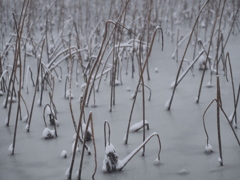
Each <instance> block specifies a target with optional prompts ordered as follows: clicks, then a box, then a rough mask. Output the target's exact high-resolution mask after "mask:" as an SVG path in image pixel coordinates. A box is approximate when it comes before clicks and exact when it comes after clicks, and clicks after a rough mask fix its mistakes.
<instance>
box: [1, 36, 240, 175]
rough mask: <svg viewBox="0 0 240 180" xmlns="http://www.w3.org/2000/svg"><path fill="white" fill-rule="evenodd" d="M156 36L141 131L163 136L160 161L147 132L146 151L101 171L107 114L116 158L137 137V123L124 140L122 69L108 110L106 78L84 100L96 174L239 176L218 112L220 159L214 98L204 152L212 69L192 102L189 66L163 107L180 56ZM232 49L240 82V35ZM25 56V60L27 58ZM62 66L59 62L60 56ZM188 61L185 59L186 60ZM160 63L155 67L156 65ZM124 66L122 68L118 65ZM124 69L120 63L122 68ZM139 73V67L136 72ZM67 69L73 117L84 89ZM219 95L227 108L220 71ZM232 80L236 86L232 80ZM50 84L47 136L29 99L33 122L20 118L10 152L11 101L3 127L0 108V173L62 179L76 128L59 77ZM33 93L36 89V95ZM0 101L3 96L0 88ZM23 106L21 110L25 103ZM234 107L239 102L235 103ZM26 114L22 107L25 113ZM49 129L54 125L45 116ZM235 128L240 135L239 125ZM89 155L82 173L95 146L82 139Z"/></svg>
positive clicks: (239, 151) (131, 81) (126, 79)
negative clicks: (53, 118) (52, 134)
mask: <svg viewBox="0 0 240 180" xmlns="http://www.w3.org/2000/svg"><path fill="white" fill-rule="evenodd" d="M160 48H161V46H160V43H159V42H156V43H155V44H154V48H153V52H152V55H151V58H150V62H149V69H150V77H151V80H150V81H147V79H146V80H145V83H146V85H148V86H149V87H150V88H151V90H152V96H151V100H150V101H148V100H147V98H148V93H149V92H148V90H147V89H146V91H145V95H146V120H147V121H148V123H149V128H150V129H149V130H146V136H148V135H150V134H151V133H153V132H157V133H158V134H159V136H160V138H161V143H162V150H161V155H160V157H161V160H160V165H154V160H155V159H156V157H157V153H158V144H157V138H155V137H153V138H152V139H151V140H150V141H149V143H148V144H147V145H146V151H145V156H141V152H139V153H138V154H137V155H136V156H135V157H134V158H133V159H132V160H131V161H130V162H129V163H128V164H127V165H126V166H125V167H124V168H123V169H122V171H120V172H114V173H104V172H102V163H103V159H104V152H105V149H104V131H103V124H104V121H105V120H108V122H109V123H110V125H111V143H112V144H113V145H114V147H115V150H116V152H117V154H118V158H119V159H124V158H125V157H126V156H127V155H128V154H130V153H131V152H132V151H133V150H134V149H135V148H136V147H138V146H139V145H140V144H141V143H142V130H140V131H138V132H131V133H130V134H129V141H128V144H127V145H125V144H124V142H123V139H124V135H125V133H126V129H127V123H128V119H129V114H130V111H131V106H132V99H131V95H132V94H133V92H134V91H135V88H136V83H137V79H138V78H131V75H130V73H128V75H125V73H123V84H122V85H119V86H117V87H116V105H115V106H113V109H112V112H109V102H110V85H109V82H108V79H107V80H106V81H103V82H102V83H101V86H100V89H99V92H98V93H96V105H97V107H95V108H94V107H91V105H92V104H93V100H92V99H91V100H90V103H89V107H87V108H86V110H85V111H86V114H88V112H90V111H91V112H92V113H93V123H94V133H95V141H96V147H97V165H98V166H97V172H96V175H95V179H98V180H112V179H115V180H126V179H134V180H139V179H153V180H154V179H162V180H172V179H178V180H179V179H184V180H192V179H194V180H203V179H213V180H225V179H228V180H239V179H240V171H239V170H240V147H239V145H238V143H237V141H236V139H235V137H234V135H233V133H232V131H231V128H230V127H229V124H228V122H227V121H226V119H225V118H224V116H223V115H222V114H221V135H222V148H223V163H224V165H223V166H220V165H219V162H218V158H219V150H218V140H217V124H216V105H215V104H214V105H213V106H212V107H211V108H210V109H209V111H208V112H207V114H206V117H205V118H206V125H207V130H208V133H209V137H210V140H209V143H210V144H211V146H212V147H213V153H211V154H206V153H205V152H204V151H205V146H206V135H205V133H204V129H203V123H202V118H203V113H204V110H205V109H206V107H207V105H208V104H209V103H210V102H211V100H212V99H214V98H215V97H216V84H215V82H216V76H213V87H212V88H207V87H206V85H207V82H208V81H209V72H208V71H207V75H206V78H205V80H204V85H203V89H202V94H201V98H200V102H199V103H198V104H196V103H195V97H196V96H197V93H198V88H199V83H200V78H201V73H202V72H201V71H199V70H197V68H196V69H194V74H195V76H193V75H192V74H191V72H189V73H188V74H187V76H186V77H185V78H184V79H183V81H182V82H181V83H180V85H179V86H178V87H177V90H176V94H175V96H174V99H173V104H172V108H171V110H170V111H167V110H166V109H165V107H164V106H165V103H166V101H167V100H168V99H169V98H170V95H171V92H172V90H171V88H170V85H171V83H172V82H173V81H174V80H175V77H176V72H177V68H178V65H179V63H176V62H175V61H174V60H172V59H171V54H172V52H173V51H174V46H173V45H172V44H171V43H170V40H169V38H168V37H167V36H166V38H165V47H164V51H163V52H161V51H160ZM227 51H229V52H230V55H231V61H232V64H233V65H232V67H233V73H234V78H235V79H234V81H235V83H236V84H237V85H238V83H239V76H240V73H239V69H240V64H239V57H240V54H239V38H235V37H231V39H230V42H229V44H228V46H227ZM29 63H31V62H29ZM61 65H62V66H63V67H64V66H66V64H65V62H64V63H62V64H61ZM184 67H186V66H184ZM155 68H158V72H156V71H155ZM123 69H124V68H123ZM123 71H125V70H123ZM135 76H137V73H135ZM74 79H75V77H73V84H72V94H73V96H74V97H73V99H72V106H73V112H74V116H75V119H76V121H78V118H79V112H80V110H79V97H80V95H81V94H82V91H81V89H80V87H77V86H76V84H75V83H74V82H75V80H74ZM220 79H221V95H222V103H223V108H224V110H225V111H226V112H227V114H228V115H230V114H231V113H232V111H233V100H232V98H233V97H232V89H231V83H230V82H227V81H226V79H225V78H224V76H221V78H220ZM237 85H236V87H237ZM55 89H56V90H55V91H54V102H55V104H56V107H57V111H58V114H57V117H58V122H59V126H58V127H57V132H58V137H57V138H53V139H49V140H45V139H43V138H42V132H43V130H44V128H45V126H44V122H43V115H42V113H43V107H39V106H38V105H37V104H36V105H35V107H34V111H33V119H32V124H31V130H30V132H29V133H27V132H26V130H25V126H26V123H24V122H23V121H19V124H18V130H17V139H16V147H15V155H10V152H9V151H8V148H9V146H10V144H11V143H12V139H13V132H14V123H15V114H14V113H16V103H14V104H13V110H12V114H11V121H10V126H9V127H6V126H5V125H4V121H5V119H6V117H7V112H8V111H7V109H4V108H1V109H0V114H1V123H0V179H2V180H5V179H6V180H7V179H11V180H13V179H34V180H38V179H39V180H44V179H46V180H51V179H53V180H55V179H56V180H59V179H66V177H65V175H64V174H65V172H66V170H67V168H68V167H69V165H70V162H71V156H72V143H73V135H74V134H75V132H74V128H73V124H72V121H71V115H70V111H69V101H68V100H66V99H65V98H64V97H63V94H64V93H63V92H64V82H56V86H55ZM23 91H24V92H23V94H24V97H25V99H26V101H27V104H29V106H30V104H31V102H32V97H33V92H34V89H33V88H32V87H31V86H30V89H29V94H27V93H26V92H25V90H23ZM38 98H39V92H38V93H37V97H36V99H38ZM43 98H44V99H43V104H45V103H49V98H48V95H47V92H44V96H43ZM0 101H1V103H2V102H3V101H4V96H0ZM23 112H24V111H23ZM237 112H238V113H239V112H240V111H239V107H238V109H237ZM23 116H24V115H23ZM141 120H142V100H141V92H139V93H138V99H137V101H136V106H135V109H134V112H133V117H132V124H134V123H137V122H139V121H141ZM48 127H49V128H51V129H53V126H51V125H49V124H48ZM236 134H237V135H238V137H240V132H239V129H236ZM88 145H89V146H90V148H91V150H92V155H87V154H85V155H84V163H83V171H82V179H90V178H91V176H92V173H93V171H94V152H93V145H92V142H91V141H90V142H88ZM80 149H81V148H80ZM63 150H65V151H67V158H62V156H61V153H62V151H63ZM80 155H81V153H77V155H76V159H75V165H74V169H73V179H76V178H77V177H76V172H77V170H78V168H79V163H80Z"/></svg>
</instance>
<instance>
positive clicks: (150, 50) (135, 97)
mask: <svg viewBox="0 0 240 180" xmlns="http://www.w3.org/2000/svg"><path fill="white" fill-rule="evenodd" d="M158 29H159V30H160V31H161V35H162V50H163V44H164V39H163V31H162V28H160V27H157V28H156V29H155V31H154V34H153V37H152V41H151V45H150V49H149V51H148V54H147V58H146V60H145V62H144V64H143V66H142V70H141V72H140V77H139V80H138V84H137V87H136V90H135V94H134V99H133V104H132V108H131V112H130V117H129V121H128V127H127V133H126V139H125V144H127V143H128V135H129V129H130V124H131V119H132V114H133V109H134V105H135V102H136V99H137V92H138V89H139V86H140V84H141V80H142V77H143V73H144V69H145V67H146V65H147V63H148V60H149V57H150V54H151V52H152V47H153V42H154V39H155V36H156V32H157V30H158Z"/></svg>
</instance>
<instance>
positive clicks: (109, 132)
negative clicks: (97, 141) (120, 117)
mask: <svg viewBox="0 0 240 180" xmlns="http://www.w3.org/2000/svg"><path fill="white" fill-rule="evenodd" d="M106 126H108V145H110V135H111V129H110V124H109V122H108V121H107V120H105V122H104V146H105V148H106V146H107V135H106Z"/></svg>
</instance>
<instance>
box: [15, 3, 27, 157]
mask: <svg viewBox="0 0 240 180" xmlns="http://www.w3.org/2000/svg"><path fill="white" fill-rule="evenodd" d="M25 3H27V4H25ZM28 3H29V0H25V1H24V4H23V7H22V12H23V11H24V9H25V13H26V9H27V7H28ZM25 6H26V7H25ZM25 13H24V14H23V15H24V16H25ZM21 15H22V14H21ZM21 17H22V16H21ZM13 18H14V21H15V25H16V29H17V41H16V46H17V49H16V51H17V52H16V54H15V55H16V56H15V57H14V61H15V62H14V63H15V76H16V65H17V63H16V61H18V60H19V65H20V71H19V77H20V80H19V90H18V106H17V114H16V122H15V127H14V136H13V143H12V155H13V154H14V151H15V143H16V136H17V125H18V118H19V115H20V112H21V101H20V97H21V89H22V63H21V53H20V41H21V35H22V29H23V25H24V20H25V17H23V20H22V22H21V18H20V21H19V24H18V25H17V22H16V19H15V16H14V15H13ZM21 23H22V24H21ZM13 87H14V84H13ZM11 104H12V103H11Z"/></svg>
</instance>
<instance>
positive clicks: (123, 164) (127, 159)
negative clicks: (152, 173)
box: [117, 132, 162, 171]
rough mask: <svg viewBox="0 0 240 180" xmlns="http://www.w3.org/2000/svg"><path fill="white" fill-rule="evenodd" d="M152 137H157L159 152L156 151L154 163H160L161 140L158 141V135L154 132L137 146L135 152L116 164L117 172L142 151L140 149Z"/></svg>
mask: <svg viewBox="0 0 240 180" xmlns="http://www.w3.org/2000/svg"><path fill="white" fill-rule="evenodd" d="M153 136H157V138H158V145H159V150H158V155H157V159H156V161H157V162H158V163H159V162H160V153H161V148H162V145H161V140H160V136H159V134H158V133H156V132H154V133H152V134H151V135H150V136H149V137H147V138H146V139H145V141H144V142H143V143H142V144H141V145H140V146H138V147H137V148H136V149H135V150H133V151H132V152H131V153H130V154H129V155H128V156H127V157H125V158H124V159H123V160H120V163H118V165H117V170H119V171H121V170H122V169H123V168H124V167H125V166H126V165H127V163H128V162H129V161H130V160H131V159H132V158H133V157H134V156H135V155H136V154H137V153H138V152H139V151H140V150H141V149H142V147H143V146H144V145H145V144H147V143H148V141H149V140H150V139H151V138H152V137H153Z"/></svg>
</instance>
